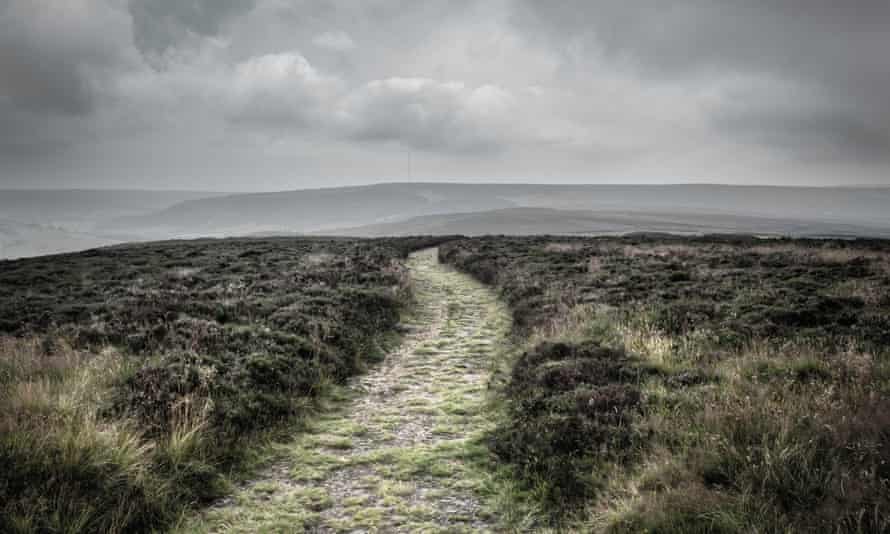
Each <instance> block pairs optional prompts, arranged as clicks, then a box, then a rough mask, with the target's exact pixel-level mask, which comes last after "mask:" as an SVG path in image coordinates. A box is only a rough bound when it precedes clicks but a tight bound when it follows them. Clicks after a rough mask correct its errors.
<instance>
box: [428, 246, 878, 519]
mask: <svg viewBox="0 0 890 534" xmlns="http://www.w3.org/2000/svg"><path fill="white" fill-rule="evenodd" d="M441 257H442V259H443V261H445V262H447V263H450V264H452V265H455V266H456V267H458V268H459V269H461V270H463V271H466V272H468V273H470V274H472V275H474V276H475V277H477V278H478V279H480V280H481V281H483V282H486V283H489V284H492V285H495V286H496V287H497V288H498V289H499V291H500V292H501V294H502V296H503V297H504V298H505V300H506V301H507V303H508V304H509V306H510V307H511V308H512V310H513V314H514V333H515V334H516V336H517V337H518V339H520V340H522V343H523V344H524V346H525V348H524V349H523V350H521V351H520V352H521V355H519V356H518V357H516V358H515V359H513V360H512V362H511V363H510V367H509V369H508V372H506V373H504V374H503V375H502V376H501V377H500V378H499V380H498V384H499V385H500V391H501V392H502V393H503V397H504V400H505V409H504V415H503V421H502V422H501V423H500V425H499V426H498V428H497V429H496V430H494V431H493V432H492V433H491V434H490V439H489V443H490V447H491V449H492V450H493V451H494V452H495V453H496V454H497V455H498V456H499V457H500V458H501V459H502V460H504V461H506V462H509V463H510V464H511V465H513V466H514V471H515V474H516V475H517V476H518V478H519V479H520V480H522V481H524V483H525V485H526V487H527V488H529V489H530V490H531V491H532V492H533V494H534V495H535V496H536V499H537V500H538V501H539V502H540V503H542V505H543V506H544V508H545V509H547V510H550V511H551V512H552V517H551V520H552V521H553V522H554V523H555V524H556V525H558V526H561V527H563V528H567V529H577V530H579V531H591V530H596V531H607V532H659V533H669V532H678V533H679V532H683V533H688V532H783V533H785V532H885V531H890V468H888V466H890V420H888V417H890V416H888V414H890V411H888V409H890V396H888V393H890V358H888V356H890V354H888V341H890V243H888V242H883V241H865V240H857V241H836V240H820V241H806V240H781V239H779V240H760V239H755V238H748V237H704V238H680V237H666V236H630V237H625V238H553V237H528V238H506V237H489V238H478V239H463V240H459V241H453V242H449V243H446V244H444V245H442V247H441ZM539 526H540V525H539Z"/></svg>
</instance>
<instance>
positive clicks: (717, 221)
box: [319, 208, 890, 238]
mask: <svg viewBox="0 0 890 534" xmlns="http://www.w3.org/2000/svg"><path fill="white" fill-rule="evenodd" d="M633 232H647V233H648V232H666V233H672V234H712V233H747V234H755V235H787V236H797V237H807V236H808V237H829V236H830V237H884V238H890V228H888V227H870V226H861V225H851V224H843V223H825V222H820V221H814V220H811V221H805V220H793V219H777V218H766V217H745V216H738V215H720V214H716V215H714V214H695V213H679V212H677V213H667V212H619V211H584V210H555V209H550V208H510V209H504V210H494V211H487V212H473V213H451V214H446V215H427V216H423V217H415V218H411V219H408V220H405V221H401V222H393V223H381V224H371V225H367V226H359V227H352V228H340V229H336V230H333V231H331V232H329V233H332V234H335V235H345V236H353V237H381V236H407V235H455V234H461V235H467V236H478V235H501V234H504V235H535V234H554V235H556V234H562V235H566V234H577V235H604V234H626V233H633ZM319 233H320V234H321V233H325V232H319Z"/></svg>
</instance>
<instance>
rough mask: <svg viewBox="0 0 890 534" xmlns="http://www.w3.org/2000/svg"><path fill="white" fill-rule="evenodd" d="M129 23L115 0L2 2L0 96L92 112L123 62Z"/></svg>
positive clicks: (50, 109)
mask: <svg viewBox="0 0 890 534" xmlns="http://www.w3.org/2000/svg"><path fill="white" fill-rule="evenodd" d="M125 21H126V15H125V13H124V12H123V11H122V10H120V9H118V8H117V6H116V5H115V4H114V3H113V2H111V1H109V2H106V1H102V0H96V1H87V0H70V2H65V3H63V4H57V3H55V2H49V1H48V0H9V1H7V2H5V3H4V4H0V99H2V98H6V99H7V100H8V101H10V102H11V103H12V104H13V105H15V106H19V107H21V108H23V109H27V110H30V111H34V112H39V113H62V114H83V113H86V112H88V111H90V110H91V109H92V107H93V106H94V104H95V100H96V98H97V96H98V94H99V93H100V92H101V91H102V90H103V86H104V84H105V83H106V82H107V80H108V77H109V76H110V75H111V72H113V71H114V70H116V69H118V68H120V67H121V66H122V64H123V63H124V62H125V53H124V52H122V45H123V46H124V47H125V45H126V39H127V35H126V24H125Z"/></svg>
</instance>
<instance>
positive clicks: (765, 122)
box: [514, 0, 890, 158]
mask: <svg viewBox="0 0 890 534" xmlns="http://www.w3.org/2000/svg"><path fill="white" fill-rule="evenodd" d="M514 20H515V21H516V22H517V23H518V25H519V26H520V27H521V28H523V30H524V31H527V32H529V33H530V34H532V35H534V36H535V37H536V38H538V39H542V40H544V41H546V42H548V43H550V44H551V45H553V46H556V47H557V48H560V49H561V50H562V51H563V53H564V55H565V58H566V60H567V62H569V63H571V64H572V65H573V66H575V67H577V68H581V69H583V68H585V63H586V62H587V61H588V60H590V58H592V57H594V56H596V57H604V58H606V59H607V60H608V61H611V62H613V64H615V65H616V66H618V67H619V68H622V69H625V70H626V71H630V72H635V73H636V74H637V75H639V76H641V77H643V78H644V79H646V80H648V81H649V83H658V82H659V80H662V81H664V82H670V83H681V84H688V85H690V86H691V85H693V84H696V83H699V84H703V83H714V82H715V81H717V82H719V83H723V84H725V85H728V84H738V85H742V86H744V85H745V84H746V83H749V82H750V83H751V84H753V85H760V84H761V83H762V81H763V80H764V79H772V80H775V81H776V82H777V83H776V86H777V87H784V86H785V85H788V84H792V85H796V86H797V92H798V93H799V94H800V98H802V99H804V100H820V101H821V104H820V105H815V106H801V105H800V103H799V102H798V101H796V100H794V99H791V100H787V99H786V98H785V97H786V95H785V94H784V92H783V91H777V93H776V94H775V95H773V99H772V101H770V95H768V94H763V91H762V89H761V90H760V92H761V94H760V95H759V98H758V99H756V101H755V100H751V101H744V100H743V101H732V100H731V99H725V104H726V106H727V108H726V109H720V108H711V109H710V111H712V112H713V117H712V118H713V120H714V125H715V127H716V128H717V129H718V130H719V131H721V132H723V133H725V134H727V135H731V136H738V138H739V139H746V140H749V139H753V140H755V141H756V142H760V143H772V142H775V146H776V147H777V148H779V149H790V150H792V151H793V152H794V153H795V155H804V154H807V153H809V152H812V151H813V150H821V149H825V148H826V147H829V148H831V149H832V153H833V154H834V155H835V156H836V157H848V158H859V157H862V156H863V155H865V156H868V157H874V156H881V155H882V153H883V152H884V151H885V150H886V148H887V132H888V130H890V98H888V97H887V95H890V32H888V28H890V2H887V1H886V0H851V1H843V2H838V1H836V0H753V1H745V2H739V1H734V0H720V1H715V0H675V1H671V2H664V1H661V0H642V1H637V2H617V1H602V0H600V1H597V0H593V1H591V0H574V1H567V2H537V1H535V0H523V1H522V2H521V3H520V4H518V9H517V11H516V14H515V19H514ZM746 105H750V107H749V108H746V107H745V106H746ZM884 155H885V154H884Z"/></svg>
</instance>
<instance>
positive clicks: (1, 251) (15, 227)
mask: <svg viewBox="0 0 890 534" xmlns="http://www.w3.org/2000/svg"><path fill="white" fill-rule="evenodd" d="M117 242H118V241H116V240H114V239H110V238H103V237H97V236H93V235H89V234H81V233H77V232H70V231H67V230H64V229H62V228H57V227H52V226H41V225H39V224H28V223H20V222H17V221H9V220H2V219H0V260H3V259H11V258H24V257H28V256H43V255H46V254H58V253H62V252H75V251H78V250H84V249H88V248H95V247H101V246H105V245H112V244H115V243H117Z"/></svg>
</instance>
